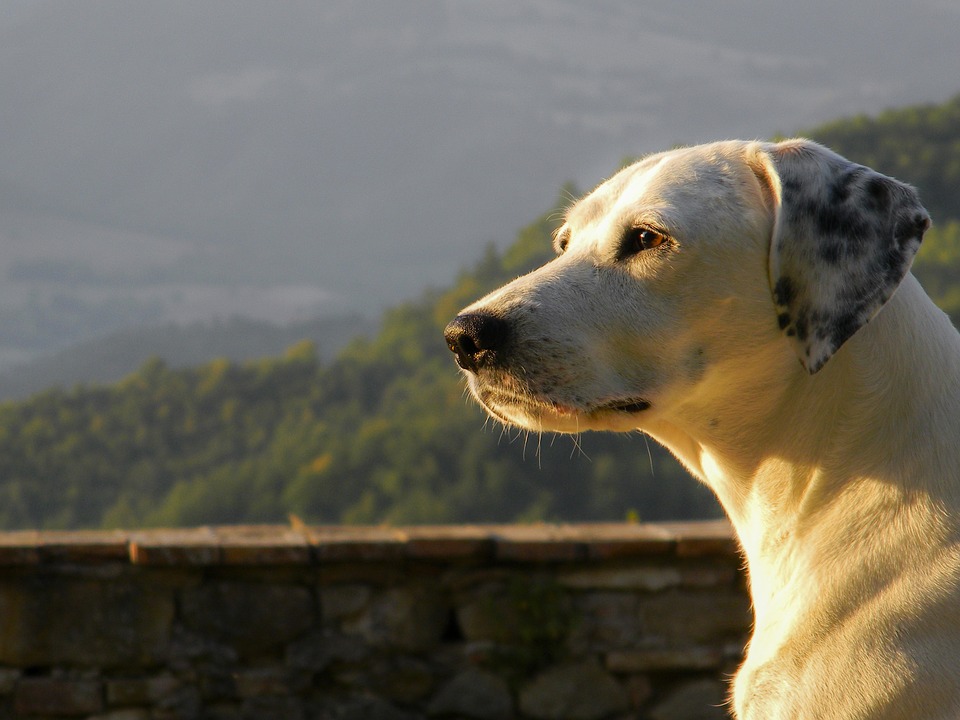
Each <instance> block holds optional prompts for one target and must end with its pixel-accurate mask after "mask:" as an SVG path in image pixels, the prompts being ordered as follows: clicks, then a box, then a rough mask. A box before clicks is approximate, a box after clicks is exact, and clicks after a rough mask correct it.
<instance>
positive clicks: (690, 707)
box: [649, 679, 730, 720]
mask: <svg viewBox="0 0 960 720" xmlns="http://www.w3.org/2000/svg"><path fill="white" fill-rule="evenodd" d="M726 701H727V688H726V686H725V685H724V684H723V683H722V682H720V681H719V680H709V679H705V680H694V681H691V682H688V683H684V684H682V685H680V686H678V687H676V688H674V689H673V690H672V691H670V692H669V693H668V694H667V696H666V697H665V698H664V699H663V700H662V701H660V702H659V703H657V704H656V705H655V706H654V707H653V708H652V709H651V710H650V711H649V718H650V720H729V717H730V716H729V715H728V714H727V711H726V710H725V709H724V708H725V707H726Z"/></svg>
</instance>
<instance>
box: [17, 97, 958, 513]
mask: <svg viewBox="0 0 960 720" xmlns="http://www.w3.org/2000/svg"><path fill="white" fill-rule="evenodd" d="M919 117H927V118H934V117H939V115H938V114H937V113H936V112H929V113H928V112H926V111H924V112H922V113H920V115H919ZM851 122H853V123H857V124H862V123H863V121H861V120H854V121H851ZM952 127H953V130H952V132H953V137H954V138H955V139H956V140H955V141H956V142H960V123H957V122H954V123H953V126H952ZM844 128H845V126H844V125H843V124H835V125H832V126H829V127H828V128H825V129H824V130H823V131H822V133H823V134H821V131H820V130H814V131H812V132H810V133H809V134H810V135H811V136H813V137H815V138H818V139H821V140H825V134H826V133H827V131H828V130H829V131H830V132H834V133H839V134H840V135H843V133H844V132H846V130H845V129H844ZM868 129H869V132H870V134H871V137H872V138H873V139H872V140H871V142H870V143H867V144H865V145H864V146H863V148H862V149H861V150H862V151H863V152H865V151H866V150H869V149H870V148H871V147H875V146H879V145H883V146H886V145H887V144H888V133H889V136H890V137H893V136H896V134H897V133H899V132H901V130H900V115H895V116H891V120H890V121H889V122H887V121H883V120H882V119H881V118H877V119H875V120H871V121H869V122H868ZM934 129H935V128H933V127H927V125H925V124H923V123H921V124H919V125H916V127H915V131H916V133H917V134H918V135H919V136H921V137H922V136H924V135H926V134H929V135H930V137H931V138H932V140H931V142H934V141H936V142H942V143H945V145H943V146H944V147H945V146H946V145H948V144H949V142H948V141H947V140H945V139H944V140H942V141H941V140H937V139H936V138H937V137H939V136H938V135H937V134H936V133H935V132H934ZM937 132H940V131H939V130H937ZM840 135H838V137H839V136H840ZM844 137H848V140H847V142H849V143H851V145H850V148H852V150H851V149H850V148H847V149H842V151H843V152H846V153H847V154H848V155H849V156H851V157H853V158H854V159H860V160H862V161H863V160H867V159H866V158H863V157H861V156H858V155H857V152H858V150H857V147H858V146H856V145H855V144H853V143H854V140H855V138H856V137H857V136H856V134H855V133H849V135H848V136H844ZM837 146H838V147H839V146H840V145H839V143H837ZM916 147H917V148H920V149H921V150H922V148H923V146H922V145H917V146H916ZM937 147H941V146H940V145H938V146H937ZM917 157H918V158H924V157H928V155H926V154H924V153H923V152H918V154H917ZM878 164H879V163H878ZM924 167H925V166H923V164H922V163H919V164H918V166H917V167H914V166H913V165H905V166H904V168H903V170H904V172H900V173H895V174H898V175H899V176H901V177H904V178H906V179H909V180H913V181H914V182H915V183H916V184H917V185H918V186H919V187H920V190H921V194H922V195H923V197H926V196H927V195H928V194H930V195H931V196H932V197H942V198H944V199H945V200H944V205H943V207H942V208H941V211H942V217H941V224H940V225H938V226H937V227H935V228H934V229H933V230H932V231H931V232H930V234H929V236H928V238H927V240H926V241H925V243H924V247H923V249H922V251H921V255H920V257H919V258H918V260H917V263H916V271H917V273H918V275H919V276H920V278H921V281H922V282H923V283H924V284H925V285H926V286H927V288H928V290H929V291H930V292H931V294H932V295H933V297H934V299H935V300H937V301H938V302H940V303H941V304H942V305H943V306H945V307H947V308H948V310H951V311H952V312H954V315H953V317H954V321H955V322H956V321H957V319H958V315H957V314H956V310H957V308H958V307H960V302H957V295H958V284H957V282H956V268H957V267H958V264H957V263H958V260H960V223H957V222H956V221H951V220H950V218H957V217H960V212H958V207H957V205H956V204H955V203H954V204H951V203H949V202H947V200H948V199H949V197H950V193H949V192H948V191H946V190H944V188H943V187H941V185H942V184H943V183H945V182H948V180H949V178H950V177H951V176H950V172H951V171H950V166H949V164H937V163H930V164H928V166H926V169H924ZM918 178H919V179H918ZM924 183H926V185H925V184H924ZM571 193H572V189H570V188H567V189H565V190H564V192H563V193H562V194H561V195H562V197H564V198H565V197H569V196H570V194H571ZM564 202H565V201H564V200H559V201H558V203H557V207H554V208H551V209H550V210H548V211H547V212H546V213H544V214H543V215H542V216H541V217H540V218H538V219H537V220H536V221H535V222H533V223H531V224H530V225H529V226H527V227H526V228H524V229H523V230H522V231H521V232H520V233H519V235H518V236H517V239H516V241H515V243H514V244H513V245H512V246H510V247H509V248H508V249H507V250H505V251H503V252H499V251H497V250H496V249H494V248H493V247H490V248H488V249H487V251H486V253H485V255H484V256H483V258H482V259H481V260H480V261H479V262H478V263H477V264H476V266H475V267H473V268H472V269H471V270H469V271H464V272H462V273H461V274H460V276H459V277H458V278H457V279H456V281H455V282H454V283H453V284H452V285H451V286H450V287H449V288H447V289H445V290H433V291H429V292H426V293H424V295H423V296H422V297H421V298H419V299H418V300H415V301H411V302H409V303H405V304H403V305H400V306H398V307H396V308H394V309H392V310H391V311H389V312H388V313H387V314H386V315H385V316H384V318H383V321H382V324H381V327H380V329H379V331H378V332H377V333H376V334H375V335H373V336H372V337H371V338H370V339H360V340H356V341H354V342H352V343H350V344H349V345H348V346H347V347H346V348H345V349H344V350H343V351H342V352H341V353H340V354H339V355H337V357H336V358H335V359H334V360H332V361H329V362H327V361H321V360H320V359H319V358H318V355H317V352H316V348H315V347H314V346H313V345H311V344H309V343H302V344H299V345H296V346H294V347H293V348H291V350H290V351H289V352H288V353H287V354H286V355H285V356H283V357H280V358H273V359H266V360H260V361H256V362H251V363H245V364H237V363H232V362H229V361H226V360H221V361H216V362H213V363H208V364H206V365H203V366H201V367H197V368H187V369H174V368H171V367H169V366H168V365H166V364H164V363H163V362H161V361H158V360H152V361H149V362H147V363H146V364H145V365H143V366H142V367H141V368H140V369H139V370H138V371H137V372H135V373H134V374H132V375H130V376H129V377H127V378H126V379H125V380H123V381H122V382H120V383H117V384H115V385H110V386H102V387H82V386H81V387H77V388H74V389H73V390H70V391H65V390H51V391H48V392H45V393H42V394H40V395H37V396H35V397H34V398H31V399H30V400H28V401H24V402H18V403H6V404H4V405H2V406H0V526H2V527H7V528H14V527H31V526H39V527H93V526H105V527H111V526H119V525H125V526H137V525H190V524H198V523H231V522H259V521H278V520H282V519H283V518H285V517H286V515H287V513H295V514H296V515H298V516H300V517H302V518H303V519H305V520H308V521H310V522H348V523H349V522H368V523H380V522H392V523H401V522H402V523H422V522H470V521H480V520H484V521H523V520H565V521H576V520H598V519H622V518H623V517H624V516H625V515H627V514H628V513H630V512H634V513H636V514H638V515H639V516H640V517H643V518H645V519H667V518H695V517H712V516H716V515H718V514H719V508H718V507H717V505H716V503H715V502H714V500H713V498H712V496H711V495H710V493H709V492H708V491H707V490H705V489H704V488H703V487H701V486H699V485H698V484H697V483H696V482H694V481H693V480H692V479H690V478H689V477H688V476H687V475H686V474H685V473H684V472H683V471H682V470H681V469H680V468H679V467H678V465H677V464H676V463H675V462H674V461H673V460H672V459H671V458H670V457H669V455H668V454H667V453H666V452H665V451H663V450H661V449H660V448H659V447H657V446H656V445H655V444H654V443H652V442H650V443H648V442H647V441H646V440H645V439H644V437H643V436H642V435H639V434H636V435H626V436H615V435H604V434H587V435H584V436H583V437H581V438H579V439H571V438H568V437H551V436H542V437H538V436H534V435H529V434H525V433H515V432H513V431H501V430H499V429H498V428H495V427H492V426H491V425H490V424H489V423H486V421H485V420H484V418H483V416H482V414H481V413H480V411H479V410H478V409H477V408H476V407H474V405H473V403H472V402H470V401H468V400H467V399H466V398H465V397H464V393H463V389H462V386H461V382H460V379H459V376H458V373H457V372H456V371H455V368H454V366H453V362H452V360H451V358H450V357H449V353H448V352H447V350H446V348H445V347H444V344H443V340H442V337H441V330H442V328H443V326H444V325H445V323H446V322H447V321H448V320H449V319H450V318H451V317H453V315H454V314H455V312H456V311H457V310H458V309H459V308H460V307H462V306H463V305H465V304H466V303H467V302H469V301H470V300H472V299H474V298H476V297H478V296H479V295H481V294H483V293H484V292H485V291H486V290H488V289H490V288H492V287H495V286H496V285H499V284H500V283H502V282H503V281H505V280H507V279H509V278H512V277H514V276H516V275H517V274H520V273H522V272H525V271H526V270H528V269H531V268H533V267H535V266H537V265H539V264H541V263H542V262H543V261H544V260H545V259H547V258H548V257H550V255H551V250H550V239H551V234H552V231H553V230H554V228H555V224H556V222H557V220H556V218H558V217H559V213H558V209H559V206H560V205H562V204H564ZM943 218H947V219H946V220H943ZM484 428H486V430H484Z"/></svg>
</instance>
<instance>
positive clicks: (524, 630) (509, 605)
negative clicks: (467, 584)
mask: <svg viewBox="0 0 960 720" xmlns="http://www.w3.org/2000/svg"><path fill="white" fill-rule="evenodd" d="M460 600H461V602H462V604H461V605H460V606H459V607H458V608H457V610H456V618H457V624H458V626H459V628H460V632H461V634H462V635H463V637H464V638H465V639H466V640H467V642H469V643H477V642H493V643H499V644H508V645H517V644H529V643H533V642H550V643H559V642H561V641H562V640H563V639H564V638H565V637H566V635H567V633H568V632H569V630H570V626H571V625H573V624H575V623H576V621H577V618H575V617H574V615H575V611H574V610H573V609H572V608H571V603H570V598H569V597H568V594H567V592H566V591H565V590H564V589H563V588H562V587H560V586H559V585H557V584H556V583H555V582H553V581H552V579H551V578H549V577H545V576H539V575H538V576H534V577H526V576H517V575H515V576H511V577H508V578H505V579H504V580H503V581H499V582H497V581H494V582H490V583H487V584H485V585H482V586H478V587H476V588H475V589H474V590H473V592H471V593H469V594H467V593H461V596H460Z"/></svg>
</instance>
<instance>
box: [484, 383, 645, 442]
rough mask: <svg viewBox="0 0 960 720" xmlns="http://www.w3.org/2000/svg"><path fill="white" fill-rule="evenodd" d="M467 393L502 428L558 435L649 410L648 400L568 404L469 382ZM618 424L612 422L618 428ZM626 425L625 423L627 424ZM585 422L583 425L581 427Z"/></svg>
mask: <svg viewBox="0 0 960 720" xmlns="http://www.w3.org/2000/svg"><path fill="white" fill-rule="evenodd" d="M471 386H472V387H471V390H472V392H473V395H474V397H475V398H476V399H477V401H478V402H479V403H480V405H481V406H482V407H483V408H484V409H485V410H486V411H487V412H488V413H489V414H490V415H491V416H492V417H493V418H495V419H497V420H499V421H500V422H502V423H504V424H506V425H519V426H521V427H534V428H536V429H541V430H542V429H554V430H558V431H560V432H565V431H574V432H576V431H579V430H583V429H590V426H592V425H594V424H599V425H598V427H600V426H605V425H606V424H607V421H606V420H604V418H607V419H610V420H612V419H613V418H614V417H622V418H624V419H626V418H628V417H630V416H633V415H637V414H639V413H642V412H644V411H646V410H649V409H650V407H651V403H650V401H649V400H646V399H644V398H639V397H627V398H617V399H616V400H608V401H602V402H596V403H589V402H588V403H584V404H582V405H581V404H580V403H569V402H564V401H561V400H553V399H550V398H547V397H542V396H539V395H534V394H531V393H529V392H516V391H515V390H514V391H509V390H505V389H504V388H502V387H500V388H496V389H494V388H491V387H489V386H486V387H484V386H478V384H476V383H471ZM621 422H622V421H615V424H616V425H617V426H619V425H620V424H621ZM628 422H629V421H628ZM583 423H586V424H583Z"/></svg>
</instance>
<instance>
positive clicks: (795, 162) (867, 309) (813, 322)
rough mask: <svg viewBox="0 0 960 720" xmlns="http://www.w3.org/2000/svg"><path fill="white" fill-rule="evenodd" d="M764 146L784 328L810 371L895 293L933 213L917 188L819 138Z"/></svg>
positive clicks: (775, 286) (774, 280)
mask: <svg viewBox="0 0 960 720" xmlns="http://www.w3.org/2000/svg"><path fill="white" fill-rule="evenodd" d="M766 150H767V153H766V154H767V158H768V162H767V163H765V165H767V167H770V165H772V170H773V171H774V176H773V177H772V178H770V179H769V182H768V185H767V188H768V189H769V193H772V195H773V198H774V204H775V216H776V221H775V223H774V230H773V238H772V240H771V245H770V267H769V273H770V288H771V291H772V293H773V301H774V305H775V307H776V312H777V320H778V322H779V324H780V329H781V330H782V331H783V332H784V333H785V334H786V336H787V338H788V339H789V340H790V342H791V343H792V344H793V345H794V349H795V350H796V352H797V355H798V356H799V357H800V362H801V364H802V365H803V367H804V368H806V370H807V371H808V372H809V373H810V374H811V375H812V374H813V373H815V372H817V371H818V370H819V369H820V368H822V367H823V365H824V363H826V362H827V360H829V359H830V357H831V356H832V355H833V354H834V353H835V352H836V351H837V349H838V348H839V347H840V346H841V345H843V343H844V342H846V341H847V340H848V339H849V338H850V337H851V336H852V335H853V334H854V333H855V332H856V331H857V330H859V329H860V328H861V327H862V326H863V325H865V324H866V323H868V322H869V321H870V320H871V318H873V317H874V316H875V315H876V314H877V313H878V312H879V311H880V308H882V307H883V305H884V303H886V302H887V300H889V299H890V297H892V296H893V293H894V292H895V291H896V289H897V287H898V286H899V285H900V282H901V281H902V280H903V278H904V277H905V276H906V274H907V272H908V271H909V270H910V264H911V262H913V257H914V255H916V253H917V250H918V249H919V247H920V241H921V240H922V239H923V233H924V232H925V231H926V230H927V228H928V227H929V226H930V216H929V215H928V214H927V211H926V210H925V209H924V208H923V206H922V205H921V204H920V200H919V198H918V197H917V193H916V191H915V190H914V189H913V188H911V187H909V186H907V185H904V184H903V183H901V182H898V181H896V180H894V179H892V178H889V177H886V176H885V175H881V174H880V173H878V172H875V171H873V170H871V169H870V168H867V167H864V166H862V165H857V164H855V163H852V162H850V161H849V160H846V159H845V158H842V157H840V156H839V155H837V154H836V153H833V152H831V151H830V150H827V149H826V148H824V147H822V146H820V145H817V144H816V143H813V142H810V141H807V140H791V141H787V142H784V143H779V144H775V145H767V146H766ZM755 172H756V170H755Z"/></svg>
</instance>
